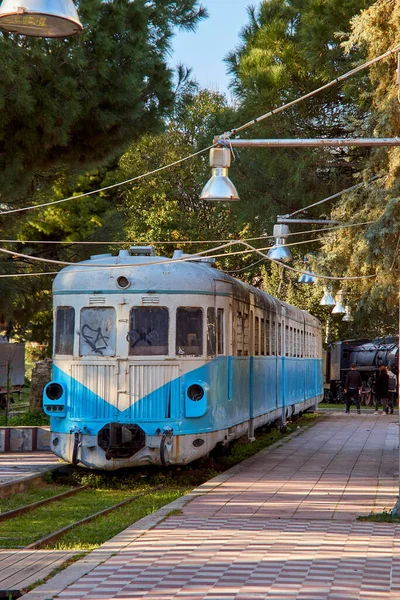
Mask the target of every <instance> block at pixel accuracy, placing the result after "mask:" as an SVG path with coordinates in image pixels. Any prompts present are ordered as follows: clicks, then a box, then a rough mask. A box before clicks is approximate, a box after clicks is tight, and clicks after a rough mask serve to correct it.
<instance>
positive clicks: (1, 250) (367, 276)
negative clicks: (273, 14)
mask: <svg viewBox="0 0 400 600" xmlns="http://www.w3.org/2000/svg"><path fill="white" fill-rule="evenodd" d="M234 245H242V246H245V247H246V248H248V250H242V251H237V252H229V253H225V254H216V255H211V256H208V253H209V252H215V251H217V250H223V249H225V248H229V247H231V246H234ZM268 249H269V247H268V248H261V249H260V248H254V247H253V246H251V245H250V244H248V243H247V242H244V241H241V240H236V241H233V242H229V243H228V244H224V245H222V246H217V247H215V248H211V249H209V250H204V251H203V252H198V253H197V254H193V255H191V256H187V257H186V256H185V257H181V258H175V259H174V258H172V259H167V260H161V261H154V262H147V263H136V264H135V263H131V264H129V265H125V264H122V265H118V264H114V265H96V264H93V265H91V264H82V263H68V262H63V261H54V260H51V259H44V258H37V257H35V258H32V257H31V256H29V255H25V254H19V253H16V252H11V251H9V250H4V248H0V252H4V253H6V254H11V255H14V256H20V257H23V258H28V259H31V260H37V261H39V262H50V263H52V264H61V265H68V266H77V267H79V268H78V269H77V270H79V271H81V270H82V267H84V269H83V270H86V267H95V268H97V269H98V270H102V269H109V268H127V266H129V267H143V266H150V265H155V264H157V265H162V264H171V263H175V262H189V261H193V260H196V258H198V257H201V256H205V255H207V256H205V257H206V258H227V257H228V256H236V255H238V254H240V255H243V254H249V253H252V252H255V253H256V254H259V255H260V256H262V257H263V258H264V259H266V260H269V261H270V262H273V263H275V264H278V265H280V266H281V267H283V268H285V269H289V270H290V271H293V272H294V273H298V274H300V275H302V274H304V273H307V271H305V270H300V269H295V268H294V267H290V266H289V265H286V264H284V263H282V262H280V261H279V260H275V259H273V258H270V257H269V256H268V255H267V254H264V253H263V250H268ZM77 270H75V271H74V272H77ZM313 276H314V277H316V278H317V279H326V280H332V281H353V280H358V279H371V278H376V277H377V275H376V274H374V275H360V276H352V277H332V276H329V275H319V274H316V273H314V272H313Z"/></svg>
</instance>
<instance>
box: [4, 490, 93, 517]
mask: <svg viewBox="0 0 400 600" xmlns="http://www.w3.org/2000/svg"><path fill="white" fill-rule="evenodd" d="M87 487H88V486H87V485H81V486H79V487H77V488H74V489H72V490H68V492H62V493H61V494H57V495H56V496H50V497H49V498H44V499H43V500H38V501H37V502H32V504H26V505H25V506H20V507H19V508H14V509H13V510H8V511H6V512H4V513H0V522H1V521H7V519H13V518H14V517H18V516H19V515H23V514H24V513H27V512H29V511H31V510H35V508H38V507H39V506H43V504H50V502H56V501H57V500H61V499H63V498H67V497H68V496H74V495H75V494H77V493H78V492H81V491H82V490H86V489H87Z"/></svg>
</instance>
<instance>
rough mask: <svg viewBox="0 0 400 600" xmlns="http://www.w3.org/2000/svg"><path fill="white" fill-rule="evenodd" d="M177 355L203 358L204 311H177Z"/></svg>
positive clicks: (186, 309) (198, 309) (199, 309)
mask: <svg viewBox="0 0 400 600" xmlns="http://www.w3.org/2000/svg"><path fill="white" fill-rule="evenodd" d="M176 354H177V355H178V356H184V355H190V356H202V354H203V311H202V309H201V308H178V309H177V311H176Z"/></svg>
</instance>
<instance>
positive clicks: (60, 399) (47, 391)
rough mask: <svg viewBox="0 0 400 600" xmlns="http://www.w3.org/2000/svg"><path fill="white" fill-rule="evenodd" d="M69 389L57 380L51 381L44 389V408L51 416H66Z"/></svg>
mask: <svg viewBox="0 0 400 600" xmlns="http://www.w3.org/2000/svg"><path fill="white" fill-rule="evenodd" d="M66 402H67V390H66V389H65V387H64V386H63V385H62V384H61V383H58V382H57V381H50V383H48V384H47V385H46V386H45V388H44V390H43V410H44V412H45V413H46V415H49V416H50V417H65V408H66Z"/></svg>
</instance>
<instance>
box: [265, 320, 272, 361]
mask: <svg viewBox="0 0 400 600" xmlns="http://www.w3.org/2000/svg"><path fill="white" fill-rule="evenodd" d="M270 331H271V329H270V325H269V320H268V319H267V320H266V321H265V354H266V355H267V356H269V355H270V354H271V344H270V340H269V336H270Z"/></svg>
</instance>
